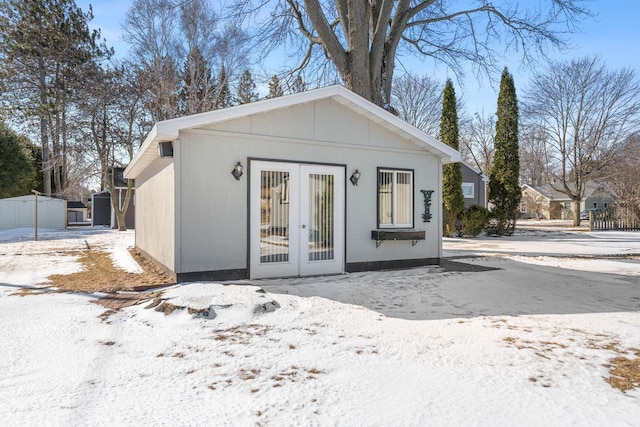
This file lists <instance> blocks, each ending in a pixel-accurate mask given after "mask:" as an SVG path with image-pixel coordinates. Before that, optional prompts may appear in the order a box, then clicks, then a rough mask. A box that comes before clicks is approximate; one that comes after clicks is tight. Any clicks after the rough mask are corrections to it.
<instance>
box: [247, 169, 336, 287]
mask: <svg viewBox="0 0 640 427" xmlns="http://www.w3.org/2000/svg"><path fill="white" fill-rule="evenodd" d="M345 170H346V169H345V166H335V165H322V164H309V163H299V162H295V163H294V162H279V161H267V160H252V159H250V160H249V245H248V250H249V276H250V278H252V279H257V278H266V277H292V276H308V275H319V274H337V273H343V272H344V265H345V243H346V242H345V240H346V238H345V221H346V215H345ZM262 171H275V172H282V173H288V174H289V178H290V179H289V181H288V185H289V189H288V191H289V194H290V198H289V200H288V209H289V211H288V221H289V222H288V232H287V235H288V249H289V254H288V257H287V259H283V260H282V261H278V262H261V239H262V232H261V231H262V230H261V226H262V224H261V209H262V203H261V202H262V200H261V198H262V195H261V192H262V186H261V177H262V173H261V172H262ZM310 174H329V175H333V176H334V185H333V189H334V194H333V200H334V203H333V206H334V210H333V218H334V220H333V221H332V223H333V227H334V229H333V236H334V244H333V255H332V259H329V260H320V261H313V260H310V259H309V229H308V228H307V227H308V225H307V221H306V218H308V216H309V206H308V205H309V202H308V200H309V195H308V191H309V190H308V189H309V175H310Z"/></svg>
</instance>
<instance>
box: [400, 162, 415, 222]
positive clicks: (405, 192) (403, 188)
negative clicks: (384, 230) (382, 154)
mask: <svg viewBox="0 0 640 427" xmlns="http://www.w3.org/2000/svg"><path fill="white" fill-rule="evenodd" d="M397 180H398V182H397V185H396V191H397V193H398V201H397V209H398V215H397V218H396V224H402V225H406V224H411V205H412V200H411V173H410V172H398V173H397Z"/></svg>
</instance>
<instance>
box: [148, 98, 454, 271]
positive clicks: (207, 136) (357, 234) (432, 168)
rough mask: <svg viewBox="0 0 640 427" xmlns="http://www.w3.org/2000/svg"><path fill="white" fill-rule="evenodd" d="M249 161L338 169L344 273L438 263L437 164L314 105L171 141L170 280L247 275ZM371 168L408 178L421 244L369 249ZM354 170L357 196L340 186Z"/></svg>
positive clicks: (333, 105) (335, 107) (373, 195)
mask: <svg viewBox="0 0 640 427" xmlns="http://www.w3.org/2000/svg"><path fill="white" fill-rule="evenodd" d="M176 150H177V151H178V152H179V154H178V155H177V156H176V154H175V153H176ZM251 158H254V159H262V160H278V161H293V162H300V163H305V162H313V163H326V164H334V165H345V166H346V171H345V172H346V178H347V180H346V200H347V204H346V216H347V219H346V236H347V240H346V262H347V264H350V263H371V262H379V261H394V260H427V259H431V260H433V259H436V258H439V257H440V253H441V238H440V230H441V227H439V226H438V224H439V223H440V221H441V218H440V205H441V203H442V201H441V194H440V191H441V182H440V177H441V173H440V170H441V164H440V160H439V159H438V158H437V157H435V156H433V155H431V154H429V153H427V152H426V150H424V149H422V148H420V147H418V146H416V145H415V144H413V143H411V142H409V141H405V140H403V139H400V138H399V137H398V136H397V135H395V134H393V133H392V132H390V131H388V130H387V129H385V128H383V127H381V126H379V125H377V124H375V123H373V122H371V121H370V120H368V119H366V118H364V117H362V116H360V115H358V114H356V113H354V112H353V111H351V110H350V109H348V108H346V107H344V106H342V105H341V104H339V103H337V102H334V101H332V100H321V101H317V102H312V103H309V104H305V105H299V106H297V107H296V108H290V109H287V110H283V111H276V112H270V113H265V114H261V115H255V116H251V117H247V118H243V119H239V120H235V121H230V122H226V123H220V124H217V125H215V126H209V127H208V128H207V129H206V130H192V131H183V132H181V133H180V136H179V141H178V142H177V143H175V144H174V161H175V162H176V166H175V168H176V171H179V179H177V188H176V190H177V193H178V194H179V195H180V196H179V197H180V201H179V202H177V206H178V209H179V210H180V211H179V213H177V214H176V215H177V217H179V220H178V221H177V227H178V228H179V232H178V235H179V243H178V244H179V247H180V253H179V255H178V257H179V260H178V262H177V264H178V265H179V269H178V270H176V271H177V272H178V273H188V272H201V271H221V270H222V271H234V272H239V273H238V274H240V275H241V272H242V271H243V270H246V269H247V265H248V259H247V253H248V212H249V209H248V192H249V179H248V174H249V173H250V159H251ZM238 161H240V162H242V164H243V166H244V168H245V175H244V176H243V177H242V178H241V179H240V181H236V180H235V179H234V178H233V176H232V175H231V173H230V172H231V169H232V168H233V166H234V165H235V164H236V162H238ZM378 167H385V168H398V169H413V170H414V227H415V228H416V229H421V230H425V231H426V240H424V241H420V242H419V243H418V244H416V245H415V246H412V242H411V241H384V243H383V244H382V245H380V246H379V247H378V248H376V242H375V241H374V240H371V231H372V230H375V229H376V227H377V205H376V203H377V201H376V200H377V168H378ZM355 169H358V170H359V171H360V172H361V178H360V182H359V183H358V186H353V185H351V183H350V182H349V181H348V177H349V176H351V173H352V172H353V171H354V170H355ZM148 173H149V172H147V174H148ZM176 173H178V172H176ZM136 184H138V180H136ZM138 188H139V187H138ZM422 189H427V190H435V191H434V193H433V197H432V200H431V213H432V215H433V218H432V219H431V222H428V223H425V222H422V216H421V215H422V213H423V212H424V202H423V195H422V193H421V192H420V190H422ZM138 191H139V190H138ZM165 191H166V190H165ZM138 195H139V197H140V193H138ZM138 203H142V201H141V200H140V199H138ZM140 210H142V208H140ZM141 221H142V220H139V221H137V223H138V224H139V225H140V224H142V222H141ZM138 231H139V229H138Z"/></svg>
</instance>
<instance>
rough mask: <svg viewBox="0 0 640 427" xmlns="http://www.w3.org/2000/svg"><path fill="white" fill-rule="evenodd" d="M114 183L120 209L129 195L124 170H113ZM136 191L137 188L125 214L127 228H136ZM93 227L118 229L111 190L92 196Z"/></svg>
mask: <svg viewBox="0 0 640 427" xmlns="http://www.w3.org/2000/svg"><path fill="white" fill-rule="evenodd" d="M113 170H114V176H113V182H114V184H115V190H116V198H117V200H118V204H119V206H120V207H122V206H123V205H124V200H125V196H126V194H127V180H126V179H125V178H123V176H122V174H123V172H124V168H113ZM135 194H136V191H135V186H134V188H133V190H132V192H131V200H130V201H129V207H128V208H127V212H126V213H125V224H126V225H127V228H129V229H133V228H135V211H136V197H135ZM91 225H92V226H96V225H105V226H108V227H111V228H118V222H117V220H116V213H115V209H114V208H113V204H112V203H111V193H109V190H102V191H99V192H97V193H93V194H92V195H91Z"/></svg>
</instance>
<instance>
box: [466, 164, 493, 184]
mask: <svg viewBox="0 0 640 427" xmlns="http://www.w3.org/2000/svg"><path fill="white" fill-rule="evenodd" d="M460 165H461V166H464V167H466V168H467V169H470V170H471V171H472V172H473V173H475V174H476V175H479V176H480V178H481V179H482V181H484V182H489V177H488V176H486V175H485V174H483V173H482V171H480V169H478V168H476V167H475V166H472V165H471V164H469V163H467V162H465V161H464V160H462V161H461V162H460Z"/></svg>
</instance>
